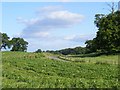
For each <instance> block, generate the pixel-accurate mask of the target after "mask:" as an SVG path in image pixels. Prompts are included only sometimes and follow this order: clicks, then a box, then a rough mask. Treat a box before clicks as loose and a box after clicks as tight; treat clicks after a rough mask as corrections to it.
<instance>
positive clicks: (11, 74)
mask: <svg viewBox="0 0 120 90" xmlns="http://www.w3.org/2000/svg"><path fill="white" fill-rule="evenodd" d="M48 55H52V54H48V53H47V54H46V53H26V52H2V87H3V88H117V87H120V84H119V82H118V70H119V69H118V63H117V60H118V55H110V56H99V57H86V58H78V57H75V58H73V57H70V60H71V61H70V60H69V62H64V61H60V60H52V59H50V58H48V57H47V56H48ZM62 58H64V59H65V56H62ZM74 60H78V61H79V60H84V61H83V62H73V61H74ZM101 61H102V62H103V61H104V62H105V63H100V62H101ZM111 62H112V63H111Z"/></svg>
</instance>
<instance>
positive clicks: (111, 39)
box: [86, 11, 120, 53]
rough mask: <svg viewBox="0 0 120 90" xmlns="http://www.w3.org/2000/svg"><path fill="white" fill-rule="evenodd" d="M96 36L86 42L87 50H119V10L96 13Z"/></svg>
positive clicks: (103, 51) (111, 51) (113, 51)
mask: <svg viewBox="0 0 120 90" xmlns="http://www.w3.org/2000/svg"><path fill="white" fill-rule="evenodd" d="M95 24H96V26H97V27H98V32H97V36H96V37H95V38H94V39H93V40H89V41H87V42H86V44H87V45H86V47H87V48H88V49H89V51H91V52H93V51H100V52H102V53H115V52H120V43H119V42H120V11H116V12H112V13H110V14H108V15H103V14H96V15H95Z"/></svg>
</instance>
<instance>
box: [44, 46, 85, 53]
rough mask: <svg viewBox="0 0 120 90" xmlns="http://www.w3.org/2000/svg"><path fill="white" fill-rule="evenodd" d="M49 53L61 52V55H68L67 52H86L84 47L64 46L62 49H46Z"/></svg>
mask: <svg viewBox="0 0 120 90" xmlns="http://www.w3.org/2000/svg"><path fill="white" fill-rule="evenodd" d="M46 52H50V53H55V54H63V55H69V54H73V55H74V54H84V53H86V48H84V47H75V48H66V49H62V50H57V51H46Z"/></svg>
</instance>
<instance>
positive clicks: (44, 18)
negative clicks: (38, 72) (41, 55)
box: [0, 0, 117, 52]
mask: <svg viewBox="0 0 120 90" xmlns="http://www.w3.org/2000/svg"><path fill="white" fill-rule="evenodd" d="M61 1H62V2H2V32H4V33H7V34H8V36H9V37H11V38H12V37H21V38H24V39H25V40H26V41H28V42H29V45H28V51H29V52H31V51H36V50H37V49H42V50H59V49H64V48H72V47H77V46H83V47H84V46H85V41H86V40H90V39H92V38H94V37H95V36H96V32H97V30H98V29H97V28H96V26H95V24H94V20H95V14H108V13H110V12H109V6H108V5H107V3H106V2H68V0H67V1H63V0H61ZM108 3H110V2H108ZM115 4H116V5H117V2H116V3H115ZM0 6H1V3H0ZM116 9H117V7H116ZM0 16H1V14H0Z"/></svg>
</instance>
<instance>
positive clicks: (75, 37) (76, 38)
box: [64, 34, 95, 42]
mask: <svg viewBox="0 0 120 90" xmlns="http://www.w3.org/2000/svg"><path fill="white" fill-rule="evenodd" d="M94 37H95V34H89V35H69V36H66V37H64V39H65V40H68V41H74V42H85V41H86V40H90V39H92V38H94Z"/></svg>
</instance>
